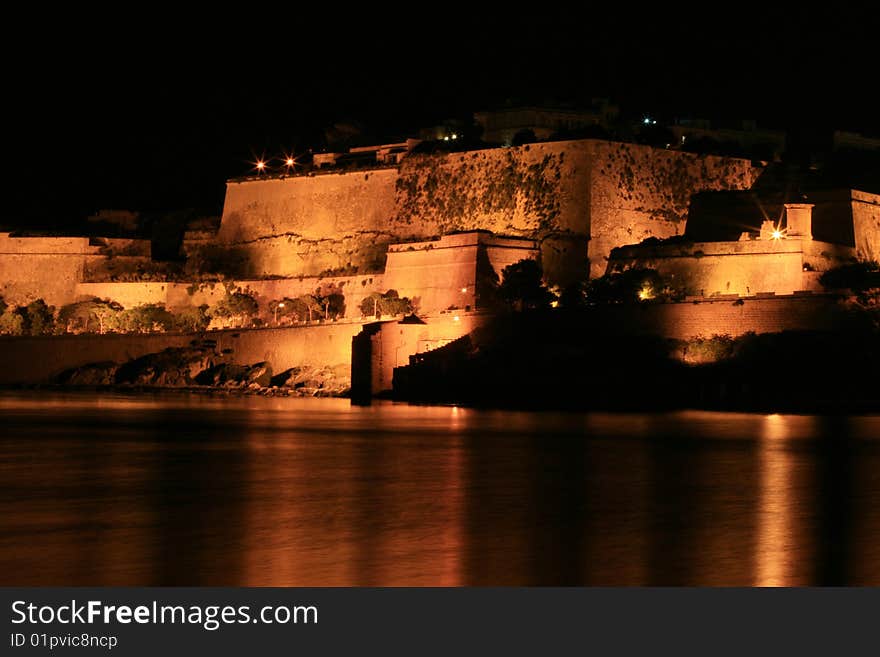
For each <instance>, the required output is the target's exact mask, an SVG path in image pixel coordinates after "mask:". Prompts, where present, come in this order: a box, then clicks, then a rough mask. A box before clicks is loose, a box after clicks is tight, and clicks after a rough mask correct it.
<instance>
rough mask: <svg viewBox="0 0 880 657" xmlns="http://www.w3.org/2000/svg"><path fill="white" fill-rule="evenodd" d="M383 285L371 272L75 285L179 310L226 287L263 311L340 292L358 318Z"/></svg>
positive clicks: (80, 293) (129, 304)
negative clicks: (282, 303)
mask: <svg viewBox="0 0 880 657" xmlns="http://www.w3.org/2000/svg"><path fill="white" fill-rule="evenodd" d="M386 289H387V288H386V287H385V283H384V277H383V276H382V274H371V275H365V276H330V277H317V276H316V277H303V278H276V279H255V280H237V281H226V282H223V283H220V282H217V283H171V282H144V283H80V284H78V285H77V286H76V296H77V298H85V297H98V298H100V299H108V300H112V301H116V302H117V303H120V304H121V305H122V306H123V307H124V308H134V307H136V306H140V305H144V304H150V303H161V304H164V305H165V307H166V308H168V309H169V310H179V309H182V308H188V307H197V306H200V305H202V304H206V305H208V306H214V305H216V304H217V303H219V302H220V301H221V300H222V299H223V298H224V297H225V296H226V293H227V290H229V291H234V290H241V291H243V292H246V293H247V294H251V295H253V297H254V298H255V299H256V301H257V303H258V304H259V305H260V307H261V308H262V309H264V311H265V310H266V309H267V308H268V307H269V304H270V303H271V302H272V301H279V300H281V299H284V298H285V297H287V298H290V299H295V298H297V297H299V296H302V295H306V294H315V293H316V292H320V293H321V294H322V295H326V294H329V293H331V292H339V293H341V294H343V295H344V296H345V313H344V315H343V317H347V318H358V317H360V305H361V301H363V300H364V298H366V297H368V296H369V295H370V294H372V293H373V292H385V290H386Z"/></svg>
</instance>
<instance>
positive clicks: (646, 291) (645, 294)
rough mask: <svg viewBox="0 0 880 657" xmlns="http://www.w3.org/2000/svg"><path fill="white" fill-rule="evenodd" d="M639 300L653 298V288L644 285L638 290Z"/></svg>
mask: <svg viewBox="0 0 880 657" xmlns="http://www.w3.org/2000/svg"><path fill="white" fill-rule="evenodd" d="M638 297H639V301H647V300H648V299H653V298H654V290H653V289H652V288H651V287H650V286H649V285H645V286H644V287H642V289H641V290H639V292H638Z"/></svg>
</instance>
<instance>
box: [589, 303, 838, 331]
mask: <svg viewBox="0 0 880 657" xmlns="http://www.w3.org/2000/svg"><path fill="white" fill-rule="evenodd" d="M741 301H742V304H738V301H735V300H731V299H719V300H714V301H710V300H703V301H700V302H698V303H693V302H683V303H657V304H654V303H644V304H633V305H628V306H624V305H619V306H608V307H605V308H602V309H600V310H597V312H598V313H600V314H601V316H602V321H608V322H610V323H612V324H616V325H617V326H619V327H620V330H621V331H622V332H628V333H635V334H647V335H651V334H653V335H662V336H665V337H668V338H675V339H679V340H687V339H690V338H694V337H699V336H703V337H711V336H712V335H730V336H731V337H736V336H738V335H742V334H744V333H748V332H749V331H754V332H755V333H778V332H780V331H790V330H804V329H816V330H823V329H833V328H836V326H837V325H839V324H838V322H839V317H840V309H839V306H838V304H837V301H836V300H835V299H834V298H832V297H825V296H819V295H803V296H787V297H767V298H747V299H742V300H741Z"/></svg>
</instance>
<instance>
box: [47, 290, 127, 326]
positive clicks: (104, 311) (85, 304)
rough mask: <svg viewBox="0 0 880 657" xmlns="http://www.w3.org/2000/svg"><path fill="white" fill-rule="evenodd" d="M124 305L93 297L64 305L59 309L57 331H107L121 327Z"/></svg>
mask: <svg viewBox="0 0 880 657" xmlns="http://www.w3.org/2000/svg"><path fill="white" fill-rule="evenodd" d="M122 310H123V309H122V306H121V305H120V304H118V303H116V302H115V301H109V300H106V299H99V298H97V297H93V298H91V299H85V300H83V301H77V302H76V303H69V304H67V305H65V306H62V307H61V308H60V310H59V311H58V319H57V321H56V332H61V333H88V332H97V333H105V332H107V331H117V330H119V329H120V328H121V327H120V314H121V313H122Z"/></svg>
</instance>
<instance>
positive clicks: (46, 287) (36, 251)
mask: <svg viewBox="0 0 880 657" xmlns="http://www.w3.org/2000/svg"><path fill="white" fill-rule="evenodd" d="M92 250H93V249H91V248H90V247H89V240H88V238H86V237H46V238H41V237H11V236H10V235H9V233H0V296H2V297H3V298H4V300H5V301H6V303H7V304H10V305H24V304H27V303H29V302H31V301H33V300H35V299H38V298H42V299H43V300H45V301H46V303H48V304H49V305H61V304H64V303H67V302H68V301H69V300H70V299H72V298H73V295H74V290H75V289H76V285H77V283H78V282H79V281H80V280H82V276H83V268H84V266H85V261H86V257H87V255H88V254H90V253H91V252H92Z"/></svg>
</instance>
